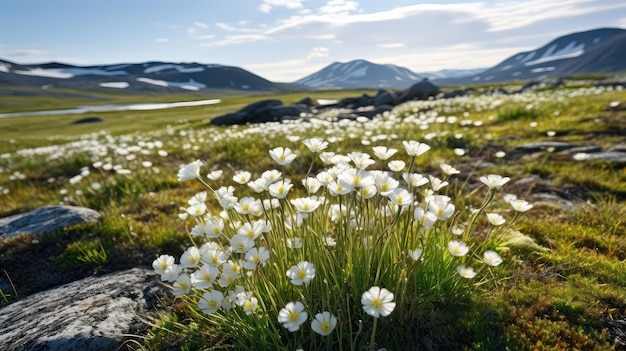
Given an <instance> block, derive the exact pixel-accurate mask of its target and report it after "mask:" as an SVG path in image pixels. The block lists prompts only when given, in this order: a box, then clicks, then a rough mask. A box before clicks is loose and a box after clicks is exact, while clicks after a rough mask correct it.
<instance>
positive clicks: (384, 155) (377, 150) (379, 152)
mask: <svg viewBox="0 0 626 351" xmlns="http://www.w3.org/2000/svg"><path fill="white" fill-rule="evenodd" d="M372 150H374V155H375V156H376V157H378V159H379V160H382V161H385V160H387V159H389V158H390V157H391V156H393V155H394V154H395V153H396V152H398V150H397V149H387V147H386V146H374V147H373V148H372Z"/></svg>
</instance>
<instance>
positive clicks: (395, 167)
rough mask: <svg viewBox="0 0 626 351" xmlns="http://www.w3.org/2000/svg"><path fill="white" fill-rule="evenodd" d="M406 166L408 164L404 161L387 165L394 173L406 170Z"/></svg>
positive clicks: (394, 161) (390, 162) (391, 162)
mask: <svg viewBox="0 0 626 351" xmlns="http://www.w3.org/2000/svg"><path fill="white" fill-rule="evenodd" d="M405 165H406V163H404V161H402V160H393V161H389V163H388V164H387V166H388V167H389V169H390V170H392V171H394V172H400V171H402V170H403V169H404V166H405Z"/></svg>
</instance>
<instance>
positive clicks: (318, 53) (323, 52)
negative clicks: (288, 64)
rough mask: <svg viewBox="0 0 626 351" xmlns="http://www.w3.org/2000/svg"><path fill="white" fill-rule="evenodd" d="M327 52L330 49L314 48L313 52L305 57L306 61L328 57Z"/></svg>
mask: <svg viewBox="0 0 626 351" xmlns="http://www.w3.org/2000/svg"><path fill="white" fill-rule="evenodd" d="M329 51H330V49H328V48H325V47H315V48H313V51H311V53H310V54H309V55H308V56H307V58H306V60H307V61H309V60H313V59H316V58H322V57H328V52H329Z"/></svg>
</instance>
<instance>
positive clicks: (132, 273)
mask: <svg viewBox="0 0 626 351" xmlns="http://www.w3.org/2000/svg"><path fill="white" fill-rule="evenodd" d="M151 272H152V271H151V270H148V269H143V268H134V269H130V270H127V271H122V272H117V273H112V274H109V275H105V276H100V277H89V278H86V279H83V280H79V281H75V282H72V283H70V284H67V285H64V286H61V287H58V288H55V289H52V290H48V291H42V292H40V293H36V294H33V295H30V296H28V297H26V298H24V299H22V300H19V301H17V302H14V303H12V304H10V305H7V306H5V307H3V308H2V309H0V330H2V333H0V345H2V350H4V351H29V350H33V351H34V350H47V351H56V350H58V351H79V350H81V351H82V350H103V351H107V350H118V349H120V347H121V346H122V343H123V342H124V340H125V339H127V336H128V335H145V330H146V329H147V327H148V325H147V324H146V323H145V322H144V321H145V320H146V317H147V315H148V313H149V312H150V310H152V309H154V307H155V306H156V305H157V303H158V298H159V297H160V296H165V289H164V288H163V287H162V286H160V285H159V284H158V283H157V281H156V278H155V276H154V275H151V274H150V273H151Z"/></svg>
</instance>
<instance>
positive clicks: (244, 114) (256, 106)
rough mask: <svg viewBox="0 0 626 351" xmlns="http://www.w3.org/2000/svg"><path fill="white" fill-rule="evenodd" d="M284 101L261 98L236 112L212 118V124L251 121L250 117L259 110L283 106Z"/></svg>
mask: <svg viewBox="0 0 626 351" xmlns="http://www.w3.org/2000/svg"><path fill="white" fill-rule="evenodd" d="M282 104H283V102H282V101H280V100H276V99H268V100H261V101H257V102H254V103H251V104H250V105H248V106H246V107H244V108H242V109H241V110H239V111H237V112H234V113H227V114H225V115H221V116H218V117H215V118H213V119H212V120H211V124H213V125H217V126H232V125H235V124H246V123H251V122H250V119H251V118H252V117H251V116H253V115H254V114H255V113H256V112H257V111H259V110H262V109H267V108H269V107H273V106H282Z"/></svg>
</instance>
